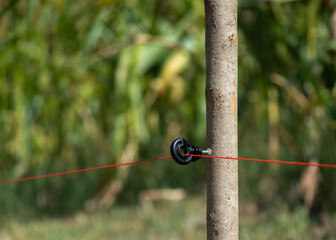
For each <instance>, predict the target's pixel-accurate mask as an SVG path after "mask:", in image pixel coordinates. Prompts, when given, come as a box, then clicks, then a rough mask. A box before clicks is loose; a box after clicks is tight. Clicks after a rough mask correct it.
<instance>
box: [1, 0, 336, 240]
mask: <svg viewBox="0 0 336 240" xmlns="http://www.w3.org/2000/svg"><path fill="white" fill-rule="evenodd" d="M335 10H336V1H334V0H323V1H321V0H309V1H303V0H301V1H300V0H298V1H291V0H273V1H272V0H268V1H262V0H240V1H239V14H238V24H239V31H238V33H239V34H238V35H239V105H238V108H239V156H240V157H247V158H264V159H279V160H286V161H302V162H319V163H330V164H335V163H336V162H335V161H336V160H335V156H336V147H335V146H336V101H335V100H336V85H335V80H336V63H335V60H336V11H335ZM204 21H205V18H204V4H203V1H201V0H166V1H163V0H146V1H140V0H126V1H125V0H97V1H90V0H80V1H79V0H77V1H70V0H27V1H23V0H1V1H0V141H1V144H0V180H7V179H13V178H21V177H28V176H35V175H41V174H46V173H54V172H60V171H66V170H74V169H80V168H89V167H95V166H102V165H107V164H115V163H123V162H129V161H136V160H142V159H147V158H155V157H161V156H167V155H169V146H170V143H171V142H172V140H174V139H175V138H177V137H185V138H187V139H188V140H190V142H191V143H193V144H196V145H198V146H203V147H205V125H206V124H205V98H204V91H205V41H204V35H205V29H204V25H205V24H204ZM205 161H206V160H200V161H198V162H197V163H195V164H191V165H189V166H184V167H183V166H179V165H177V164H175V163H174V162H173V161H172V160H161V161H158V162H151V163H144V164H139V165H135V166H124V167H118V168H112V169H105V170H98V171H93V172H87V173H79V174H72V175H67V176H62V177H55V178H49V179H40V180H36V181H30V182H24V183H14V184H8V185H3V186H0V238H1V239H5V240H9V239H48V240H49V239H92V238H94V237H95V238H98V239H182V238H183V239H205V237H206V222H205V221H206V219H205V207H206V199H205V191H206V185H205ZM239 171H240V172H239V174H240V175H239V194H240V238H241V239H336V206H335V202H336V190H335V183H336V172H335V170H333V169H322V168H321V169H319V168H309V167H300V166H288V165H276V164H264V163H248V162H241V163H240V164H239Z"/></svg>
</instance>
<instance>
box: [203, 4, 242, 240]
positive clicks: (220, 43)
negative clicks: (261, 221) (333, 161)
mask: <svg viewBox="0 0 336 240" xmlns="http://www.w3.org/2000/svg"><path fill="white" fill-rule="evenodd" d="M205 14H206V65H207V67H206V68H207V69H206V72H207V73H206V75H207V76H206V77H207V81H206V105H207V146H208V147H210V148H211V149H212V154H213V155H214V156H227V157H237V156H238V138H237V85H238V82H237V80H238V77H237V68H238V66H237V60H238V39H237V1H236V0H205ZM207 188H208V189H207V238H208V239H211V240H214V239H238V162H237V161H236V160H223V159H211V160H208V161H207Z"/></svg>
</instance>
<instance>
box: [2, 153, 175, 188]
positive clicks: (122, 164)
mask: <svg viewBox="0 0 336 240" xmlns="http://www.w3.org/2000/svg"><path fill="white" fill-rule="evenodd" d="M167 158H171V156H167V157H159V158H153V159H147V160H141V161H135V162H127V163H119V164H112V165H106V166H101V167H93V168H85V169H79V170H72V171H66V172H59V173H51V174H46V175H41V176H34V177H26V178H19V179H12V180H6V181H1V182H0V185H3V184H8V183H15V182H25V181H29V180H35V179H39V178H48V177H56V176H61V175H66V174H71V173H79V172H88V171H93V170H98V169H104V168H112V167H119V166H125V165H131V164H136V163H144V162H151V161H157V160H161V159H167Z"/></svg>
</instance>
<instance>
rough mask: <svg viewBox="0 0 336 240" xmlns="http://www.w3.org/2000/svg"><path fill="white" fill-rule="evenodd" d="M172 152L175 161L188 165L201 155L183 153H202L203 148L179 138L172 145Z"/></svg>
mask: <svg viewBox="0 0 336 240" xmlns="http://www.w3.org/2000/svg"><path fill="white" fill-rule="evenodd" d="M170 153H171V156H172V157H173V159H174V160H175V162H177V163H178V164H181V165H187V164H189V163H191V162H195V161H197V160H198V159H200V158H201V157H195V156H185V155H183V154H192V155H202V148H200V147H197V146H195V145H191V144H190V143H189V142H188V141H187V140H185V139H184V138H177V139H175V140H174V141H173V142H172V144H171V145H170Z"/></svg>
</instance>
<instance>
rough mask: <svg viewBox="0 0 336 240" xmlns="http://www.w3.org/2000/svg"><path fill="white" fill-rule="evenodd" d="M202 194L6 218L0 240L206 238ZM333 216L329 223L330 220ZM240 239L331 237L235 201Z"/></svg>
mask: <svg viewBox="0 0 336 240" xmlns="http://www.w3.org/2000/svg"><path fill="white" fill-rule="evenodd" d="M205 204H206V203H205V196H204V195H203V196H199V195H198V196H189V197H187V198H186V199H185V200H183V201H179V202H168V201H160V202H155V203H153V204H151V205H146V206H144V205H140V204H139V205H135V206H115V207H113V208H112V209H111V210H109V211H106V212H94V213H83V212H81V213H77V214H74V215H73V216H69V217H65V218H42V219H39V220H10V221H8V222H6V223H5V224H3V225H2V226H1V230H0V239H1V240H24V239H45V240H58V239H62V240H70V239H71V240H74V239H81V240H92V239H97V240H98V239H99V240H104V239H116V240H118V239H120V240H121V239H127V240H138V239H139V240H140V239H148V240H154V239H165V240H170V239H187V240H188V239H193V240H197V239H203V240H204V239H206V222H205V212H206V208H205ZM335 220H336V218H334V219H333V220H330V221H332V222H331V224H332V225H334V226H335V225H336V221H335ZM240 239H258V240H263V239H265V240H266V239H299V240H300V239H314V240H315V239H336V235H332V233H331V232H329V233H328V232H327V233H326V232H325V228H323V227H321V226H320V227H318V226H317V225H316V224H314V223H313V222H312V220H311V219H310V218H309V216H308V214H307V213H306V212H305V211H304V210H302V209H297V210H294V211H290V210H289V209H288V208H287V207H286V205H285V204H281V203H275V204H274V205H272V206H269V208H268V209H267V210H264V211H259V210H258V209H257V208H256V207H255V205H254V204H252V203H247V204H241V205H240Z"/></svg>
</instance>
